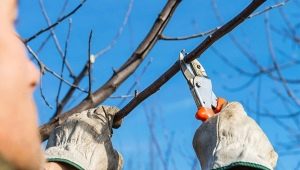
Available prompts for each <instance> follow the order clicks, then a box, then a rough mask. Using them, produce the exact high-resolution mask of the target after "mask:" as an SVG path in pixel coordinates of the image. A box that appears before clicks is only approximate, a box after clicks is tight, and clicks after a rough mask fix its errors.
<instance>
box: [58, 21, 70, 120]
mask: <svg viewBox="0 0 300 170" xmlns="http://www.w3.org/2000/svg"><path fill="white" fill-rule="evenodd" d="M71 27H72V20H71V19H69V27H68V32H67V38H66V41H65V48H64V49H65V50H64V57H63V61H62V66H61V71H60V73H61V74H60V76H61V77H62V75H63V73H64V68H65V60H66V58H67V53H68V44H69V40H70V34H71ZM62 83H63V82H62V80H60V81H59V85H58V90H57V95H56V109H57V108H58V107H59V105H60V102H59V96H60V92H61V88H62ZM54 116H56V115H54Z"/></svg>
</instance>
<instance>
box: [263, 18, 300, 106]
mask: <svg viewBox="0 0 300 170" xmlns="http://www.w3.org/2000/svg"><path fill="white" fill-rule="evenodd" d="M265 28H266V34H267V40H268V49H269V53H270V56H271V59H272V62H273V65H274V67H275V68H276V73H277V75H278V77H279V79H280V81H281V82H282V85H283V87H284V89H285V90H286V93H287V95H288V96H290V97H291V98H292V99H293V101H294V103H295V104H296V105H297V106H300V100H299V98H298V97H297V96H296V95H295V94H294V92H293V91H292V90H291V89H290V88H289V86H288V85H287V82H286V79H285V78H284V76H283V75H282V72H281V69H280V67H279V65H278V63H277V60H276V54H275V52H274V48H273V44H272V38H271V32H270V25H269V20H268V15H266V17H265Z"/></svg>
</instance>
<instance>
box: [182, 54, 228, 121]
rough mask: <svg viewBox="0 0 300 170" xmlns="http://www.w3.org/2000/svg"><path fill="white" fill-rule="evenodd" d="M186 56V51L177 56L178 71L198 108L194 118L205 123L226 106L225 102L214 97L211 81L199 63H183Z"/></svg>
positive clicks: (196, 61) (194, 61)
mask: <svg viewBox="0 0 300 170" xmlns="http://www.w3.org/2000/svg"><path fill="white" fill-rule="evenodd" d="M186 56H187V53H186V51H185V50H182V51H181V52H180V54H179V62H180V69H181V71H182V73H183V75H184V77H185V78H186V80H187V82H188V84H189V87H190V91H191V92H192V95H193V98H194V100H195V103H196V105H197V107H198V111H197V112H196V115H195V117H196V119H198V120H202V121H206V120H207V119H208V118H210V117H212V116H213V115H215V114H216V113H219V112H220V111H221V109H222V107H223V106H224V105H225V104H227V101H226V100H225V99H223V98H218V97H216V95H215V93H214V92H213V90H212V83H211V80H210V79H209V78H208V76H207V74H206V71H205V69H204V67H203V66H202V65H201V64H200V62H199V61H198V60H197V59H195V60H193V61H191V63H186V62H185V61H184V60H185V57H186Z"/></svg>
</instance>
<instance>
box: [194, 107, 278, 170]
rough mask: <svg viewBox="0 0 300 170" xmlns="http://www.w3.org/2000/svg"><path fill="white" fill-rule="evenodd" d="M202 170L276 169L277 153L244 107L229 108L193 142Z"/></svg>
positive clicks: (204, 128)
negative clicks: (237, 169)
mask: <svg viewBox="0 0 300 170" xmlns="http://www.w3.org/2000/svg"><path fill="white" fill-rule="evenodd" d="M193 146H194V150H195V152H196V154H197V157H198V159H199V161H200V164H201V167H202V170H211V169H222V170H226V169H230V168H233V167H235V168H237V167H239V168H240V167H252V168H257V169H264V170H267V169H273V168H274V167H275V166H276V162H277V158H278V156H277V153H276V152H275V151H274V149H273V147H272V145H271V143H270V141H269V140H268V138H267V136H266V135H265V134H264V132H263V131H262V129H261V128H260V127H259V126H258V125H257V124H256V122H255V121H254V120H253V119H251V118H250V117H248V116H247V114H246V113H245V111H244V108H243V107H242V105H241V104H240V103H237V102H232V103H229V104H227V105H226V106H225V107H224V108H223V109H222V111H221V112H220V113H218V114H216V115H215V116H213V117H211V118H209V119H208V120H207V121H205V122H203V123H202V124H201V126H200V127H199V128H198V129H197V131H196V133H195V135H194V139H193Z"/></svg>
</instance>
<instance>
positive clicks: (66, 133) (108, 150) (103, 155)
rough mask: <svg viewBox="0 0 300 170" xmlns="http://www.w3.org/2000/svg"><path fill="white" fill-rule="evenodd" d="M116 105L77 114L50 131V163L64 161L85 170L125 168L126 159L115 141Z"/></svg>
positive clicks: (47, 150) (47, 155) (48, 146)
mask: <svg viewBox="0 0 300 170" xmlns="http://www.w3.org/2000/svg"><path fill="white" fill-rule="evenodd" d="M117 111H118V109H117V108H116V107H110V106H100V107H98V108H94V109H90V110H86V111H83V112H81V113H76V114H74V115H72V116H70V117H69V118H68V119H67V120H66V121H65V122H64V123H62V124H61V125H60V126H58V127H57V128H55V130H53V131H52V133H51V134H50V137H49V140H48V144H47V147H46V151H45V156H46V158H47V160H48V161H49V162H63V163H67V164H69V165H72V166H74V167H76V168H77V169H84V170H102V169H103V170H104V169H105V170H107V169H109V170H115V169H122V166H123V158H122V156H121V154H119V153H118V152H117V151H115V150H114V149H113V146H112V143H111V135H112V123H113V117H114V115H115V113H116V112H117Z"/></svg>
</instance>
